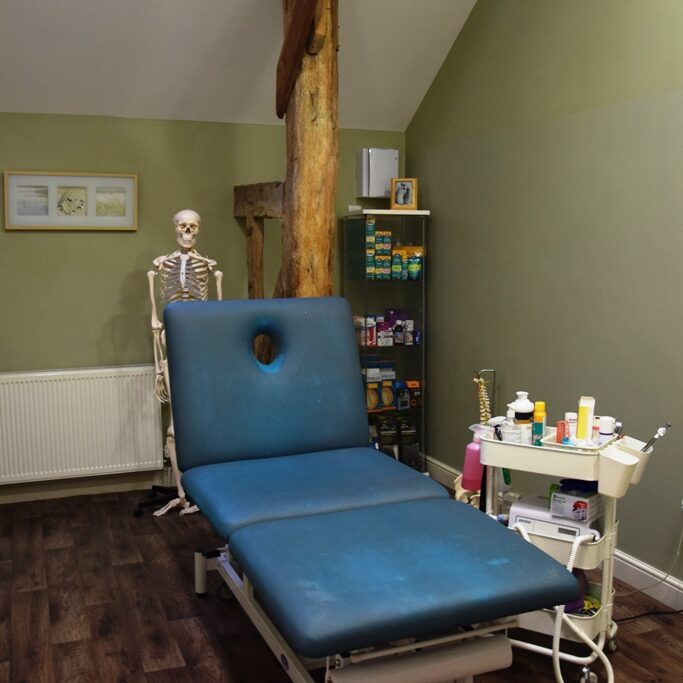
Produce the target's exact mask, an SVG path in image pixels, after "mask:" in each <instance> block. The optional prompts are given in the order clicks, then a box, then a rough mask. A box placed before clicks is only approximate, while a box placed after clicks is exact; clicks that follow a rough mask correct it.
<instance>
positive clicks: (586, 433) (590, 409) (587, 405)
mask: <svg viewBox="0 0 683 683" xmlns="http://www.w3.org/2000/svg"><path fill="white" fill-rule="evenodd" d="M594 413H595V399H594V398H593V397H592V396H582V397H581V398H580V399H579V415H578V421H577V423H576V440H577V441H578V442H579V443H589V442H592V441H593V414H594Z"/></svg>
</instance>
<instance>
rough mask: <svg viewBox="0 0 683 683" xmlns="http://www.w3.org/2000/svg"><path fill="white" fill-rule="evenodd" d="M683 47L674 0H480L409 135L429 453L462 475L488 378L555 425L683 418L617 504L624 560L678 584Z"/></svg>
mask: <svg viewBox="0 0 683 683" xmlns="http://www.w3.org/2000/svg"><path fill="white" fill-rule="evenodd" d="M681 34H683V3H680V2H677V1H676V0H656V1H645V0H602V1H601V2H595V1H594V0H585V1H578V0H571V1H570V0H506V2H500V1H499V0H479V2H478V3H477V5H476V6H475V8H474V10H473V12H472V14H471V16H470V18H469V20H468V22H467V24H466V25H465V27H464V29H463V32H462V33H461V35H460V37H459V38H458V39H457V41H456V42H455V44H454V46H453V48H452V50H451V53H450V54H449V56H448V58H447V59H446V61H445V63H444V65H443V67H442V69H441V70H440V72H439V74H438V76H437V78H436V79H435V81H434V83H433V84H432V87H431V89H430V90H429V92H428V94H427V96H426V97H425V99H424V101H423V103H422V105H421V107H420V108H419V111H418V112H417V114H416V116H415V117H414V119H413V121H412V123H411V125H410V126H409V128H408V130H407V132H406V149H407V160H406V172H407V174H408V175H411V176H416V177H418V178H419V179H420V192H421V203H422V204H423V205H424V206H427V207H429V208H431V209H432V211H433V221H432V235H431V252H430V254H431V257H430V268H431V271H430V272H431V280H430V285H429V294H430V318H431V335H430V339H429V352H430V375H429V376H430V382H431V383H430V389H431V393H430V409H429V415H428V417H429V429H430V444H431V448H430V454H431V455H432V456H435V457H437V458H440V459H442V460H444V461H447V462H450V463H451V464H453V465H455V466H461V464H462V455H463V453H464V445H465V443H466V442H467V441H468V434H469V433H468V431H467V425H468V424H470V423H472V422H476V421H477V417H478V415H477V407H476V399H475V394H474V391H473V389H472V384H471V380H472V376H473V370H474V369H476V368H483V367H494V368H496V369H497V371H498V380H499V387H498V395H499V401H498V405H497V408H498V410H499V411H500V410H501V409H502V408H503V407H504V404H505V403H507V402H508V401H510V400H512V398H513V397H514V392H515V391H516V390H518V389H527V390H529V391H530V392H531V396H532V398H535V399H545V400H546V401H547V402H548V408H549V420H551V421H554V420H557V419H559V418H560V417H561V416H562V414H563V413H564V411H565V410H570V409H573V408H574V407H575V406H576V403H577V399H578V397H579V395H580V394H584V393H585V394H591V395H593V396H595V397H596V399H597V411H598V413H602V414H612V415H615V416H617V417H618V418H620V419H622V420H623V421H624V424H625V431H626V433H628V434H631V435H633V436H637V437H640V438H643V439H645V440H647V438H649V436H650V435H651V434H652V433H653V432H654V430H655V428H656V427H657V426H659V425H660V424H662V423H663V422H664V421H666V420H670V421H671V422H673V423H674V427H673V429H672V430H671V432H670V434H669V435H667V437H666V438H665V439H663V440H662V442H661V445H659V446H658V447H657V450H656V453H655V456H654V457H653V459H652V460H651V464H650V467H649V469H648V471H647V472H646V475H645V478H644V480H643V481H642V482H641V484H640V485H638V486H637V487H634V488H632V489H631V491H630V492H629V495H628V496H626V497H625V498H624V499H623V501H622V504H621V505H620V517H621V529H620V540H619V546H620V548H622V549H623V550H624V551H625V552H627V553H629V554H631V555H634V556H636V557H638V558H641V559H642V560H644V561H645V562H648V563H650V564H652V565H655V566H657V567H660V568H662V569H668V565H669V563H670V561H671V559H672V557H673V554H674V551H675V546H676V542H677V540H678V536H679V533H680V531H681V522H682V514H681V510H680V506H681V496H682V495H683V458H681V451H682V450H683V448H682V447H683V423H681V418H680V416H681V414H683V392H681V377H683V354H682V353H681V350H680V347H681V344H680V339H681V337H683V320H682V319H681V315H680V311H681V304H680V292H681V290H682V289H683V268H681V254H683V229H682V228H681V220H682V218H681V217H682V216H683V192H681V188H682V187H683V164H681V159H683V129H682V128H681V126H680V125H679V123H678V122H680V121H681V120H682V119H683V41H681V40H680V35H681ZM500 399H502V400H500ZM539 457H542V456H539ZM515 483H516V485H517V486H518V487H523V486H528V485H529V484H530V483H531V485H537V486H545V485H546V483H545V482H538V481H536V482H529V480H528V478H525V477H517V478H516V479H515ZM680 571H681V570H680V569H678V570H677V576H681V573H680Z"/></svg>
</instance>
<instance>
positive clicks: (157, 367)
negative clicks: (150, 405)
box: [147, 270, 169, 403]
mask: <svg viewBox="0 0 683 683" xmlns="http://www.w3.org/2000/svg"><path fill="white" fill-rule="evenodd" d="M156 275H157V274H156V271H154V270H150V271H148V272H147V280H148V282H149V299H150V303H151V304H152V321H151V322H152V334H153V335H154V371H155V374H156V377H155V381H154V395H155V396H156V397H157V399H158V400H159V401H161V403H168V401H169V398H168V384H167V382H166V377H165V374H164V365H165V364H166V353H165V349H164V346H165V344H164V339H163V330H164V326H163V324H162V323H161V321H160V320H159V316H158V313H157V306H156V298H155V296H154V280H155V278H156Z"/></svg>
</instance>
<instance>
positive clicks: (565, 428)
mask: <svg viewBox="0 0 683 683" xmlns="http://www.w3.org/2000/svg"><path fill="white" fill-rule="evenodd" d="M555 427H556V431H555V441H556V442H557V443H564V440H565V439H568V438H569V423H568V422H567V420H558V421H557V424H556V426H555Z"/></svg>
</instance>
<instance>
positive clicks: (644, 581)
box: [427, 455, 683, 610]
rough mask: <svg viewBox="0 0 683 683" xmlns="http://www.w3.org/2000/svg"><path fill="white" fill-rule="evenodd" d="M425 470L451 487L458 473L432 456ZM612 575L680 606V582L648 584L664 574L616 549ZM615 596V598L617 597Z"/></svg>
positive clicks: (682, 593)
mask: <svg viewBox="0 0 683 683" xmlns="http://www.w3.org/2000/svg"><path fill="white" fill-rule="evenodd" d="M427 472H428V473H429V476H430V477H431V478H432V479H434V481H438V482H439V484H442V485H443V486H447V487H448V488H449V489H452V488H453V480H454V479H455V478H456V477H457V476H458V475H459V474H461V473H460V472H459V471H458V470H457V469H455V467H451V466H450V465H447V464H446V463H444V462H441V461H440V460H437V459H436V458H433V457H431V456H429V455H428V456H427ZM614 575H615V576H616V578H618V579H620V580H621V581H624V582H625V583H627V584H629V586H633V588H636V589H645V590H643V593H645V594H646V595H649V596H650V597H652V598H654V599H655V600H659V602H661V603H663V604H664V605H666V606H667V607H670V608H671V609H674V610H676V609H683V581H681V580H680V579H677V578H675V577H673V576H670V577H668V578H667V579H665V580H664V581H662V582H661V583H659V584H658V585H656V586H652V584H654V583H657V582H658V581H661V579H663V578H664V576H665V575H666V572H663V571H661V570H659V569H657V568H656V567H653V566H652V565H649V564H647V563H645V562H643V561H642V560H639V559H637V558H635V557H632V556H631V555H627V554H626V553H625V552H623V551H621V550H617V551H616V553H615V555H614ZM649 586H652V587H651V588H649ZM617 599H618V598H617Z"/></svg>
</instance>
